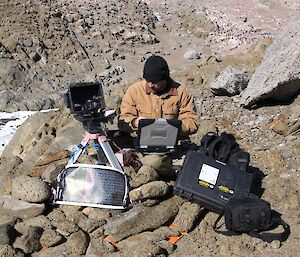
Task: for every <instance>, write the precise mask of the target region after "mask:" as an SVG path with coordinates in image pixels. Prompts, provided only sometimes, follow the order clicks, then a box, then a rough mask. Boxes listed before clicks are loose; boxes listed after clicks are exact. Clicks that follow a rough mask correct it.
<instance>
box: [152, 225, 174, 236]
mask: <svg viewBox="0 0 300 257" xmlns="http://www.w3.org/2000/svg"><path fill="white" fill-rule="evenodd" d="M153 233H155V234H157V235H159V236H160V237H161V238H165V237H171V236H179V235H180V232H178V231H176V230H174V229H171V228H170V227H167V226H162V227H159V228H157V229H155V230H154V231H153Z"/></svg>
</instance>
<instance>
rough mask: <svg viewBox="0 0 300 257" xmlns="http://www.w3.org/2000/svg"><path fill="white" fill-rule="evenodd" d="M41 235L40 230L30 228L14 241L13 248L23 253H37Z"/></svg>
mask: <svg viewBox="0 0 300 257" xmlns="http://www.w3.org/2000/svg"><path fill="white" fill-rule="evenodd" d="M42 233H43V229H42V228H39V227H30V228H29V229H28V231H27V233H26V234H25V235H22V236H21V237H18V238H17V239H16V241H15V242H14V245H13V246H14V247H15V248H20V249H22V251H23V252H24V253H33V252H37V251H39V250H40V249H41V248H42V246H41V244H40V238H41V235H42Z"/></svg>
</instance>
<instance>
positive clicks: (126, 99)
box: [118, 86, 137, 133]
mask: <svg viewBox="0 0 300 257" xmlns="http://www.w3.org/2000/svg"><path fill="white" fill-rule="evenodd" d="M135 95H136V93H135V90H134V88H133V87H132V86H131V87H129V88H128V89H127V91H126V93H125V95H124V96H123V98H122V102H121V106H120V116H119V120H118V127H119V130H121V131H124V132H127V133H131V132H133V131H134V130H136V129H135V128H133V127H132V124H131V122H132V120H133V119H135V118H137V109H136V100H135Z"/></svg>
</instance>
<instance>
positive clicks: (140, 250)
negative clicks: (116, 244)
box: [122, 242, 165, 257]
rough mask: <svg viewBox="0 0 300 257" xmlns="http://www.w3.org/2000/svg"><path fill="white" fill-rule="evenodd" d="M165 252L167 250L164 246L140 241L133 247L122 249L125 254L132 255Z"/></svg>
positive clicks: (144, 256)
mask: <svg viewBox="0 0 300 257" xmlns="http://www.w3.org/2000/svg"><path fill="white" fill-rule="evenodd" d="M164 252H165V251H164V249H163V248H161V247H160V246H158V245H156V244H154V243H152V242H140V243H139V244H138V245H135V246H134V247H132V248H128V249H124V251H122V253H123V256H132V257H148V256H159V255H160V254H163V253H164ZM163 256H164V255H163Z"/></svg>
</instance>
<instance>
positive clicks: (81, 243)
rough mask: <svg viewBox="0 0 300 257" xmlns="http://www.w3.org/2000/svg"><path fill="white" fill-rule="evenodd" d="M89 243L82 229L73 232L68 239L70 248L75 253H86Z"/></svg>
mask: <svg viewBox="0 0 300 257" xmlns="http://www.w3.org/2000/svg"><path fill="white" fill-rule="evenodd" d="M88 245H89V243H88V238H87V236H86V235H85V234H84V233H83V231H81V230H80V231H78V232H75V233H73V234H72V235H71V236H70V238H69V239H68V241H67V247H68V250H69V252H71V253H73V254H79V255H82V254H85V252H86V250H87V247H88Z"/></svg>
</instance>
